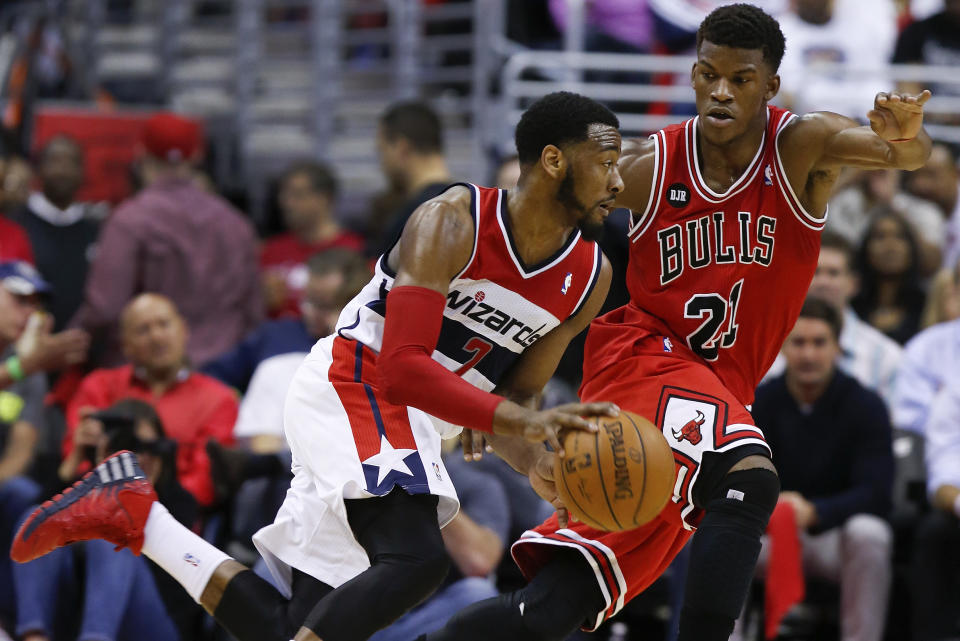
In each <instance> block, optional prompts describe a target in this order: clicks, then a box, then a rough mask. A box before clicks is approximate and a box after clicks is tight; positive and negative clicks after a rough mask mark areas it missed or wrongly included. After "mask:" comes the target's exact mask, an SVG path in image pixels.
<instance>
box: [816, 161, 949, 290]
mask: <svg viewBox="0 0 960 641" xmlns="http://www.w3.org/2000/svg"><path fill="white" fill-rule="evenodd" d="M901 175H902V172H899V171H897V170H895V169H877V170H873V171H861V172H859V175H858V176H857V177H856V179H854V180H853V181H852V182H851V184H850V185H849V186H848V187H846V188H844V189H842V190H840V191H839V192H838V193H837V194H836V195H835V196H834V197H833V198H831V199H830V216H829V218H828V221H827V229H828V230H830V231H833V232H836V233H838V234H841V235H842V236H843V237H844V238H846V239H847V241H849V242H850V244H851V245H853V246H854V247H859V246H860V244H861V243H862V242H863V237H864V234H865V233H866V231H867V226H868V225H869V224H870V212H871V211H873V209H874V208H875V207H878V206H888V207H890V208H891V209H895V210H896V211H897V212H898V213H900V214H901V215H902V216H903V217H904V218H906V219H907V222H909V223H910V226H911V228H912V229H913V232H914V237H915V238H916V239H917V243H918V245H919V250H920V263H921V264H920V271H921V273H922V274H923V275H925V276H929V275H930V274H933V273H934V272H936V271H937V270H938V269H940V266H941V264H942V262H943V244H944V234H945V232H946V224H945V221H944V217H943V215H941V213H940V208H939V207H938V206H937V205H936V204H935V203H932V202H930V201H928V200H924V199H922V198H918V197H916V196H913V195H911V194H909V193H906V192H904V191H902V190H901V189H900V178H901Z"/></svg>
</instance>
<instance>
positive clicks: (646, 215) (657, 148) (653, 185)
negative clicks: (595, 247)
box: [627, 130, 667, 243]
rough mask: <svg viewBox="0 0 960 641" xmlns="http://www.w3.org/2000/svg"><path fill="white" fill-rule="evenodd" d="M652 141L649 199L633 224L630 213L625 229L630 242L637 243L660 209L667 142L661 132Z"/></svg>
mask: <svg viewBox="0 0 960 641" xmlns="http://www.w3.org/2000/svg"><path fill="white" fill-rule="evenodd" d="M650 137H651V138H652V139H653V150H654V156H653V178H652V180H651V181H650V199H649V200H648V201H647V208H646V209H645V210H644V211H643V214H642V215H641V216H640V218H639V219H637V222H636V223H634V222H633V211H632V210H631V211H630V227H628V228H627V238H631V239H632V240H631V242H634V243H635V242H637V239H639V238H640V237H641V236H643V234H644V232H646V231H647V229H649V227H650V223H652V222H653V219H654V218H656V215H657V209H659V208H660V199H661V198H662V197H663V182H664V176H665V175H666V171H667V168H666V165H667V141H666V137H665V135H664V133H663V130H660V131H658V132H657V133H655V134H652V135H651V136H650Z"/></svg>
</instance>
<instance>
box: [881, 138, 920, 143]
mask: <svg viewBox="0 0 960 641" xmlns="http://www.w3.org/2000/svg"><path fill="white" fill-rule="evenodd" d="M914 140H916V138H915V137H914V138H894V139H893V140H888V141H887V142H913V141H914Z"/></svg>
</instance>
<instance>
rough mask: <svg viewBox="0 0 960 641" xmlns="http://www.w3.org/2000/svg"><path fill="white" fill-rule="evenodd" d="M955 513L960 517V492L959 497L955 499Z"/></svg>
mask: <svg viewBox="0 0 960 641" xmlns="http://www.w3.org/2000/svg"><path fill="white" fill-rule="evenodd" d="M953 513H954V514H956V515H957V518H958V519H960V494H957V498H955V499H954V500H953Z"/></svg>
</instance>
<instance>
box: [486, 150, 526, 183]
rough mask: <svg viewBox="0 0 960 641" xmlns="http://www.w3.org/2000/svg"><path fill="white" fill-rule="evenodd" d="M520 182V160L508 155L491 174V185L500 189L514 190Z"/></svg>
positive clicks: (513, 155)
mask: <svg viewBox="0 0 960 641" xmlns="http://www.w3.org/2000/svg"><path fill="white" fill-rule="evenodd" d="M518 180H520V158H519V157H517V154H510V155H509V156H507V157H505V158H504V159H503V160H501V161H500V164H499V165H497V170H496V171H495V172H494V174H493V184H494V185H496V186H497V187H499V188H500V189H516V188H517V181H518Z"/></svg>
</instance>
